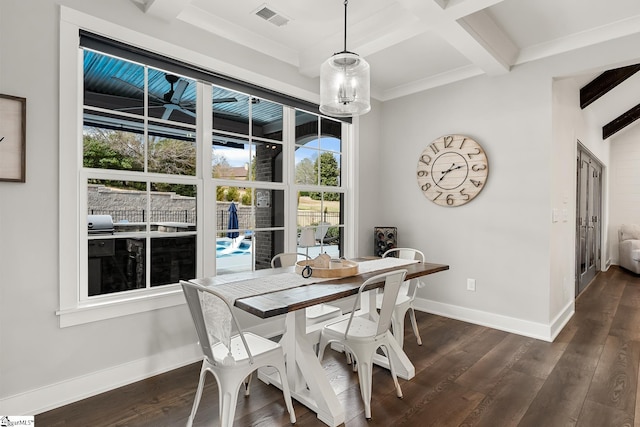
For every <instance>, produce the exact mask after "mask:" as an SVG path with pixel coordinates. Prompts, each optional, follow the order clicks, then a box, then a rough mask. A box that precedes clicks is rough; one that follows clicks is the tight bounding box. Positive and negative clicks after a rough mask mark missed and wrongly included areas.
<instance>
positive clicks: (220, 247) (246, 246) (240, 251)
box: [216, 239, 251, 258]
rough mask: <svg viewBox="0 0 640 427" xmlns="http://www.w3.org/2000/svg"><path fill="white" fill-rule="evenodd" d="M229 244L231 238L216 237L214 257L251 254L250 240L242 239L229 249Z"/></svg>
mask: <svg viewBox="0 0 640 427" xmlns="http://www.w3.org/2000/svg"><path fill="white" fill-rule="evenodd" d="M231 244H232V240H231V239H217V240H216V258H225V257H230V256H238V255H251V240H243V241H241V242H240V244H239V245H238V247H237V248H236V249H235V250H233V251H229V248H230V247H231Z"/></svg>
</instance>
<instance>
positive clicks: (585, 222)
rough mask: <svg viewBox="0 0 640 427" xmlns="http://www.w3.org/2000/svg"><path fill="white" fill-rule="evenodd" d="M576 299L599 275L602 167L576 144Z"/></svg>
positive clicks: (584, 149)
mask: <svg viewBox="0 0 640 427" xmlns="http://www.w3.org/2000/svg"><path fill="white" fill-rule="evenodd" d="M577 171H578V177H577V178H578V179H577V191H576V195H577V201H576V207H577V213H576V228H577V230H576V297H577V296H578V295H579V294H580V292H582V291H583V290H584V289H585V288H586V287H587V285H588V284H589V283H590V282H591V280H593V278H594V277H595V276H596V274H597V273H598V272H599V271H600V260H601V257H602V250H601V243H602V240H601V228H602V225H601V224H602V221H601V216H602V164H601V163H600V162H598V160H596V158H595V157H594V156H593V155H591V153H589V152H588V151H587V150H586V148H584V147H583V146H582V144H581V143H580V141H578V156H577Z"/></svg>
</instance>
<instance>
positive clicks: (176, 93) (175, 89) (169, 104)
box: [113, 74, 238, 120]
mask: <svg viewBox="0 0 640 427" xmlns="http://www.w3.org/2000/svg"><path fill="white" fill-rule="evenodd" d="M113 78H114V79H116V80H118V81H120V82H122V83H124V84H126V85H128V86H129V87H132V88H134V89H136V90H137V91H139V92H141V93H144V89H142V88H140V87H138V86H136V85H134V84H132V83H130V82H128V81H126V80H123V79H121V78H119V77H115V76H113ZM165 79H166V80H167V82H168V83H169V85H170V89H169V90H168V91H167V92H166V93H164V94H163V95H162V97H160V96H158V95H155V94H153V93H151V92H149V100H150V101H151V99H152V98H153V99H154V100H155V101H156V102H158V103H160V105H149V108H160V107H162V108H164V109H165V111H164V112H163V114H162V117H161V119H162V120H168V119H169V117H170V116H171V113H173V112H174V111H180V112H182V113H184V114H186V115H188V116H191V117H194V118H195V117H196V113H195V112H193V111H191V110H189V109H188V108H189V107H187V106H186V105H185V104H184V103H183V102H182V96H183V95H184V92H185V91H186V90H187V88H188V87H189V82H188V81H187V80H184V79H181V78H180V77H178V76H176V75H174V74H165ZM212 102H213V103H214V104H219V103H227V102H238V100H237V99H236V98H234V97H226V98H218V99H213V100H212Z"/></svg>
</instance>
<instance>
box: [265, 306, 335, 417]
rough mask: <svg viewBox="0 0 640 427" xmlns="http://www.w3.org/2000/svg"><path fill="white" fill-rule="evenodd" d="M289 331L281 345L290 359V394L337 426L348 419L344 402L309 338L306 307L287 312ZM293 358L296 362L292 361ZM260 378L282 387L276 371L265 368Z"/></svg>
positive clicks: (288, 372)
mask: <svg viewBox="0 0 640 427" xmlns="http://www.w3.org/2000/svg"><path fill="white" fill-rule="evenodd" d="M285 325H286V331H285V333H284V335H283V336H282V340H281V342H280V343H281V345H282V346H283V348H284V351H285V355H286V359H287V379H288V381H289V386H290V388H291V396H292V397H293V398H294V399H296V400H297V401H298V402H300V403H302V404H303V405H305V406H306V407H308V408H309V409H311V410H312V411H314V412H316V413H317V414H318V419H320V420H321V421H322V422H324V423H325V424H327V425H329V426H332V427H334V426H338V425H340V424H342V423H344V421H345V413H344V408H343V406H342V403H340V401H339V400H338V397H337V396H336V394H335V392H334V391H333V388H332V387H331V383H330V382H329V379H328V378H327V375H326V373H325V371H324V369H323V368H322V365H321V364H320V361H319V360H318V357H317V356H316V354H315V352H314V351H313V345H312V344H311V342H309V340H308V339H307V334H306V316H305V311H304V310H296V311H295V312H292V313H287V317H286V320H285ZM292 362H293V363H292ZM258 378H260V379H261V380H262V381H264V382H266V383H271V384H274V385H276V386H278V387H280V381H279V378H278V376H277V375H269V374H268V373H267V372H266V371H265V370H260V371H259V372H258Z"/></svg>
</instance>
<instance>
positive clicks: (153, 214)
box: [88, 209, 340, 230]
mask: <svg viewBox="0 0 640 427" xmlns="http://www.w3.org/2000/svg"><path fill="white" fill-rule="evenodd" d="M88 213H89V215H111V218H112V219H113V222H146V221H152V222H185V223H189V224H195V223H196V213H195V212H194V211H192V210H151V211H147V210H146V209H89V212H88ZM253 215H254V214H253V213H252V212H251V211H247V212H244V209H238V224H239V228H240V229H244V230H246V229H250V228H251V224H252V219H253ZM297 219H298V220H297V225H298V227H307V226H310V225H311V226H313V225H317V224H319V223H320V222H328V223H329V224H331V225H338V224H339V223H340V214H339V212H314V211H298V213H297ZM217 223H218V227H217V228H218V229H219V230H220V229H226V228H227V224H229V211H228V210H227V209H222V210H218V214H217Z"/></svg>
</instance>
